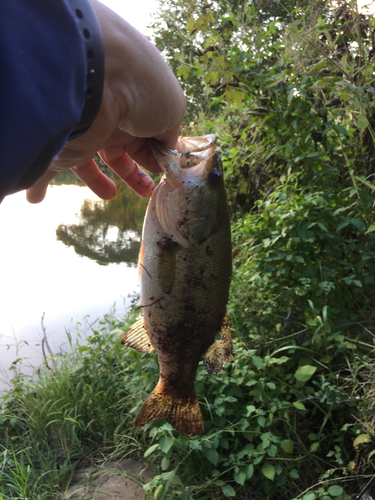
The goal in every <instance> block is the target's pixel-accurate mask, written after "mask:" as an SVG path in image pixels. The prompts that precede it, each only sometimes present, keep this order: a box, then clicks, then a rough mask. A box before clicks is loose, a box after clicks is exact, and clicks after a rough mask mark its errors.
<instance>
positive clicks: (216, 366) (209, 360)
mask: <svg viewBox="0 0 375 500" xmlns="http://www.w3.org/2000/svg"><path fill="white" fill-rule="evenodd" d="M220 335H221V342H219V341H217V340H215V341H214V343H213V344H211V345H210V347H209V348H208V349H207V351H206V352H205V353H204V355H203V363H204V366H205V368H206V370H207V371H208V373H210V374H211V375H218V374H219V373H220V372H221V371H222V369H223V368H224V365H225V363H230V362H231V361H232V359H233V343H232V332H231V329H230V326H229V321H228V315H227V314H226V313H225V316H224V318H223V322H222V324H221V329H220Z"/></svg>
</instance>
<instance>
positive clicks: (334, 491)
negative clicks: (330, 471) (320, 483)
mask: <svg viewBox="0 0 375 500" xmlns="http://www.w3.org/2000/svg"><path fill="white" fill-rule="evenodd" d="M343 492H344V488H342V487H341V486H336V485H334V486H330V487H329V488H328V494H329V495H332V496H333V497H338V496H339V495H341V494H342V493H343Z"/></svg>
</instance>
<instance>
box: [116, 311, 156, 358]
mask: <svg viewBox="0 0 375 500" xmlns="http://www.w3.org/2000/svg"><path fill="white" fill-rule="evenodd" d="M121 344H123V345H126V346H128V347H133V349H136V350H137V351H139V352H151V351H152V350H153V347H152V344H151V341H150V337H149V335H148V332H147V327H146V324H145V321H144V318H143V315H141V316H139V318H138V319H137V321H136V322H135V323H134V324H133V325H132V326H131V327H130V328H129V330H128V331H127V332H126V333H125V335H124V336H123V337H122V339H121Z"/></svg>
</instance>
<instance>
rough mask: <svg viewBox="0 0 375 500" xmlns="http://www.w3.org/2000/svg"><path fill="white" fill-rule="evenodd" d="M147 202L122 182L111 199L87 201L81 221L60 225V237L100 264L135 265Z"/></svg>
mask: <svg viewBox="0 0 375 500" xmlns="http://www.w3.org/2000/svg"><path fill="white" fill-rule="evenodd" d="M147 203H148V200H147V199H145V198H140V197H139V196H138V195H136V194H135V193H134V192H133V191H132V190H131V189H128V188H126V187H125V186H124V185H123V184H122V185H120V186H119V187H118V191H117V195H116V196H115V197H114V198H113V199H112V200H109V201H104V200H93V199H90V200H85V201H84V203H83V204H82V207H81V213H80V215H79V220H78V223H76V224H60V225H59V226H58V228H57V230H56V236H57V239H58V240H60V241H62V242H63V243H65V245H67V246H72V247H73V248H74V250H75V252H76V253H77V254H79V255H82V256H85V257H88V258H89V259H92V260H95V261H96V262H98V264H101V265H107V264H109V263H112V262H113V263H120V262H126V263H127V264H128V265H132V266H135V265H136V264H137V260H138V251H139V245H140V242H141V236H142V224H143V218H144V215H145V210H146V207H147Z"/></svg>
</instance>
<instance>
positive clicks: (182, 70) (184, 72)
mask: <svg viewBox="0 0 375 500" xmlns="http://www.w3.org/2000/svg"><path fill="white" fill-rule="evenodd" d="M189 74H190V68H188V67H187V66H181V67H180V68H178V70H177V76H182V78H183V79H184V80H187V79H188V78H189Z"/></svg>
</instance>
